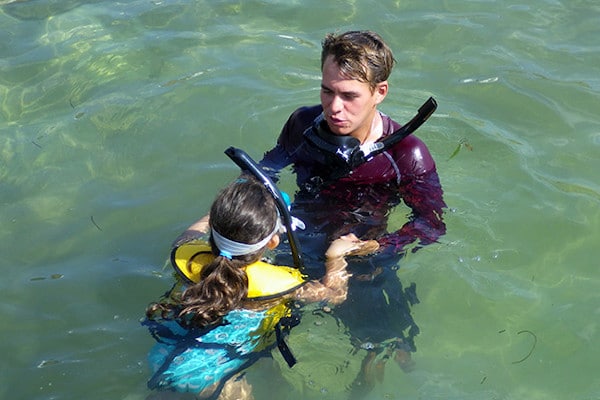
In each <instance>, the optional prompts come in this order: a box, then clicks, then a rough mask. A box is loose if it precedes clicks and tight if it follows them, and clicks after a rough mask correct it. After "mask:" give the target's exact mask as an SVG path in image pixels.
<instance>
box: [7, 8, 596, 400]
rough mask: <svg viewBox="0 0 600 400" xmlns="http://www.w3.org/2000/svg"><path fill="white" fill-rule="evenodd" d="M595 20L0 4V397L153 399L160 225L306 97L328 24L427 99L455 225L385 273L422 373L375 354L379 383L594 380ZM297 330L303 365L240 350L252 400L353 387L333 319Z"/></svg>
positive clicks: (583, 393) (412, 95) (208, 192)
mask: <svg viewBox="0 0 600 400" xmlns="http://www.w3.org/2000/svg"><path fill="white" fill-rule="evenodd" d="M599 16H600V5H598V4H597V3H596V2H594V1H591V0H587V1H585V0H581V1H552V0H532V1H528V2H512V1H496V2H493V1H485V0H480V1H458V0H457V1H444V2H440V1H377V2H368V1H364V2H358V1H336V2H328V3H323V2H320V1H314V0H307V1H302V2H300V1H291V2H283V1H282V2H279V1H263V2H257V1H248V2H235V1H225V2H211V1H187V0H182V1H166V0H165V1H158V0H156V1H147V0H144V1H137V0H132V1H127V2H109V1H100V0H98V1H77V0H68V1H64V0H63V1H53V0H36V1H34V0H30V1H0V28H1V29H0V210H1V211H0V251H1V253H0V254H1V255H2V259H1V260H2V261H0V270H1V271H2V273H3V279H1V280H0V291H1V292H2V293H3V295H4V301H3V302H2V305H0V317H1V318H2V321H3V322H2V324H1V325H0V335H1V338H2V340H0V343H1V344H0V348H1V349H2V354H3V355H4V357H3V359H2V361H0V397H1V398H7V399H12V398H22V399H82V398H86V399H96V398H97V399H132V400H133V399H143V398H145V397H146V396H147V395H148V391H147V389H146V380H147V379H148V377H149V371H148V369H147V364H146V354H147V351H148V349H149V348H150V346H151V345H152V343H153V339H152V338H151V337H150V336H149V335H148V334H147V332H146V331H145V330H144V329H143V328H142V327H141V326H140V325H139V319H140V317H141V316H142V314H143V311H144V308H145V306H146V305H147V303H149V302H150V301H153V300H155V299H156V298H157V297H158V296H160V294H162V293H163V292H164V291H166V290H167V289H168V288H169V287H170V285H171V283H172V281H173V280H172V276H171V272H170V269H169V267H168V266H167V265H166V259H167V256H168V249H169V245H170V243H171V241H172V240H173V239H174V238H175V237H176V236H177V234H178V233H179V232H180V231H181V230H182V229H184V228H185V227H186V226H187V225H188V224H189V223H190V222H192V221H194V220H195V219H196V218H197V217H199V216H200V215H202V214H204V213H205V212H206V210H207V207H208V205H209V204H210V202H211V201H212V199H213V197H214V195H215V193H216V191H217V190H218V189H219V188H220V187H221V186H222V185H223V184H224V182H226V181H227V180H229V179H231V178H233V177H234V176H235V175H236V174H237V169H236V167H235V166H234V165H233V163H231V162H230V161H229V160H228V159H227V158H226V156H224V154H223V150H224V149H225V148H226V147H228V146H230V145H235V146H237V147H241V148H243V149H245V150H246V151H247V152H248V153H249V154H250V155H252V156H253V157H255V158H260V156H261V155H262V152H264V151H265V150H266V149H268V148H269V147H270V146H271V145H272V144H273V143H274V141H275V138H276V136H277V134H278V133H279V129H280V128H281V126H282V124H283V123H284V122H285V120H286V119H287V117H288V115H289V113H291V112H292V111H293V110H294V109H295V108H296V107H298V106H300V105H305V104H314V103H316V102H318V90H319V83H320V82H319V79H320V73H319V69H318V57H319V51H320V41H321V39H322V37H323V36H324V35H325V33H327V32H330V31H335V30H340V31H341V30H347V29H367V28H368V29H373V30H375V31H377V32H379V33H380V34H381V35H382V36H384V38H386V39H387V41H388V42H389V44H390V46H391V47H392V49H393V50H394V51H395V56H396V58H397V61H398V64H397V67H396V69H395V71H394V73H393V75H392V78H391V80H390V84H391V92H390V95H389V96H388V97H387V99H386V101H385V103H384V104H383V107H382V109H383V111H385V112H386V113H388V114H390V115H392V116H393V117H394V118H395V119H397V120H399V121H404V120H407V119H408V118H410V117H411V116H412V115H413V113H414V111H415V110H416V108H417V107H418V106H419V105H420V104H421V103H422V102H423V101H424V100H425V99H427V97H429V96H434V97H435V98H436V99H437V101H438V103H439V108H438V111H437V112H436V113H435V114H434V115H433V117H432V118H431V119H430V120H429V121H428V122H427V123H426V124H425V125H424V126H423V127H421V128H420V129H419V131H418V135H419V136H420V137H421V138H422V139H423V140H425V141H426V142H427V144H428V145H429V147H430V149H431V151H432V153H433V155H434V157H435V159H436V161H437V165H438V170H439V174H440V178H441V180H442V184H443V186H444V190H445V198H446V201H447V203H448V205H449V209H448V212H447V214H446V216H445V221H446V224H447V227H448V233H447V234H446V235H445V236H444V237H443V238H441V240H440V243H437V244H433V245H430V246H428V247H426V248H425V249H423V250H420V251H418V252H417V253H415V254H412V255H411V256H410V257H407V258H405V259H404V260H403V263H402V265H401V268H400V271H399V276H400V279H401V280H402V281H403V282H404V283H406V284H408V283H410V282H415V283H416V285H417V291H418V295H419V298H420V300H421V302H420V304H418V305H416V306H414V308H413V313H414V318H415V320H416V322H417V324H418V325H419V326H420V328H421V333H420V335H419V336H417V339H416V344H417V352H416V353H415V355H414V360H415V362H416V365H415V369H414V371H413V372H410V373H404V372H402V371H401V370H400V369H399V368H398V367H396V366H395V365H392V363H389V364H388V366H387V368H386V376H385V379H384V381H383V382H382V383H381V384H380V385H379V386H378V387H377V389H376V390H375V391H374V392H373V393H371V396H370V398H373V399H381V398H384V399H400V398H402V399H544V400H547V399H556V400H562V399H567V398H568V399H578V400H590V399H600V380H598V377H597V375H598V374H597V371H598V368H599V367H600V363H599V361H598V360H600V350H598V349H599V348H598V346H597V345H596V343H597V341H598V340H599V339H600V333H599V332H598V329H599V325H598V320H599V316H600V301H599V300H600V299H599V297H600V296H599V294H598V293H599V290H598V288H599V286H600V285H599V278H598V274H597V259H598V258H599V256H600V254H599V253H600V252H599V250H598V246H597V243H598V241H599V240H600V207H599V204H600V184H599V181H598V178H597V176H598V175H597V174H598V173H597V171H598V170H599V169H600V157H598V154H599V149H600V122H599V119H598V116H597V113H598V104H599V103H598V96H599V95H600V78H599V77H600V45H599V44H598V41H597V38H598V34H599V33H600V31H599V30H598V27H597V26H598V24H597V21H598V17H599ZM457 150H458V151H457ZM281 186H282V188H283V189H285V190H287V191H289V192H292V193H293V188H294V181H293V176H292V175H291V173H290V172H289V171H286V172H285V173H284V174H283V176H282V180H281ZM407 211H408V210H407V209H406V208H403V207H399V208H397V209H396V211H395V213H394V214H393V215H392V216H391V219H390V221H391V227H394V226H397V227H399V226H401V224H402V222H403V221H405V219H406V213H407ZM289 339H290V345H291V346H292V348H293V349H294V351H295V353H296V355H297V356H298V358H299V361H300V362H299V364H298V365H297V367H295V368H294V369H293V370H291V371H290V370H287V369H286V368H285V367H283V364H281V363H278V362H276V363H272V362H270V361H269V360H265V361H263V362H260V363H258V364H257V365H255V366H254V367H252V368H251V370H250V372H249V378H250V379H251V381H252V382H253V383H254V385H255V389H256V394H257V398H267V396H268V398H276V397H279V398H290V399H296V398H297V399H309V398H311V399H312V398H315V399H321V398H323V399H325V398H347V391H346V387H347V385H349V384H350V383H351V382H352V379H353V377H354V374H355V372H356V369H357V368H358V365H359V363H360V360H361V356H362V353H360V352H359V353H357V354H356V355H352V354H351V353H352V347H351V346H350V344H349V343H348V337H347V336H346V335H345V333H344V331H343V328H340V327H338V326H337V325H336V324H335V321H334V320H333V319H332V318H331V317H330V316H328V315H317V314H315V315H313V314H310V313H309V314H308V316H307V317H306V318H305V319H304V320H303V322H302V324H301V325H300V326H299V327H297V328H296V329H295V330H294V332H293V333H292V335H291V336H290V338H289ZM532 349H533V351H532ZM530 352H531V353H530ZM274 357H275V359H276V361H280V360H279V359H278V354H274ZM280 365H281V367H280ZM273 396H275V397H273Z"/></svg>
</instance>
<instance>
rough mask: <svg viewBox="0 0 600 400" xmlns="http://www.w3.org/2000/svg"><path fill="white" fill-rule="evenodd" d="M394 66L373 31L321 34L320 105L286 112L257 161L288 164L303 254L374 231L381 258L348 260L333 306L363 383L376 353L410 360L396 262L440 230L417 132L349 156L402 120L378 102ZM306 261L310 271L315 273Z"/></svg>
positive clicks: (431, 173) (431, 174) (270, 167)
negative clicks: (402, 214) (398, 215)
mask: <svg viewBox="0 0 600 400" xmlns="http://www.w3.org/2000/svg"><path fill="white" fill-rule="evenodd" d="M393 65H394V58H393V55H392V52H391V50H390V48H389V47H388V46H387V44H386V43H385V42H384V41H383V40H382V38H381V37H380V36H379V35H378V34H376V33H374V32H370V31H351V32H346V33H342V34H340V35H334V34H329V35H327V36H326V37H325V39H324V41H323V47H322V53H321V71H322V80H321V104H320V105H316V106H311V107H301V108H299V109H297V110H296V111H294V112H293V113H292V115H291V116H290V117H289V119H288V121H287V122H286V124H285V125H284V127H283V129H282V131H281V134H280V136H279V139H278V141H277V144H276V146H275V147H274V148H273V149H271V150H269V151H268V152H266V153H265V156H264V158H263V160H262V161H261V166H262V167H263V168H264V169H265V170H267V171H270V172H271V173H277V172H278V171H280V170H281V169H282V168H284V167H286V166H288V165H290V164H292V165H293V168H294V172H295V173H296V181H297V184H298V187H299V191H298V193H297V194H296V197H295V200H294V204H293V205H292V207H293V209H292V212H293V214H294V215H295V216H297V217H300V219H302V220H303V221H304V222H305V223H306V225H307V229H306V230H305V231H303V232H299V239H300V241H301V245H302V249H303V252H304V253H305V256H308V260H310V256H311V255H315V254H324V251H325V248H326V246H327V243H329V242H331V240H332V239H333V238H335V237H338V236H339V235H341V234H347V233H354V234H355V235H356V236H358V237H359V238H361V239H363V240H365V239H376V240H377V241H378V242H379V244H380V246H381V249H382V251H381V253H380V254H379V256H377V257H373V258H370V259H369V260H363V261H362V262H358V263H354V264H353V265H351V266H350V267H349V268H350V271H351V272H352V274H353V277H352V278H351V281H350V288H349V293H348V300H347V301H346V302H345V303H344V304H342V305H341V306H340V307H338V308H337V309H336V312H337V315H338V316H339V317H340V318H341V319H342V320H343V322H344V323H345V324H346V325H347V326H348V327H349V329H350V332H351V334H352V335H353V339H354V340H355V341H356V342H358V344H359V345H360V346H361V347H362V348H363V349H367V350H368V354H367V357H366V358H365V362H364V365H363V366H364V368H363V373H362V375H361V376H359V377H358V379H357V386H361V385H362V388H363V389H364V388H367V387H369V386H370V384H371V383H373V381H372V377H369V376H367V375H368V374H367V372H368V371H382V370H383V369H382V368H371V367H372V365H371V364H373V363H375V362H377V361H376V360H377V358H378V357H377V356H378V355H381V354H384V355H385V357H383V358H382V359H381V360H379V361H380V362H385V360H387V358H395V359H396V360H397V361H398V362H399V364H400V365H401V366H403V367H405V368H406V367H408V365H409V364H410V355H409V351H414V350H415V346H414V340H413V339H414V336H415V335H416V334H417V333H418V327H417V326H416V324H415V323H414V321H413V320H412V317H411V315H410V308H409V303H410V304H414V303H415V302H418V300H417V298H416V294H415V293H414V285H413V286H411V288H412V289H413V290H412V292H409V291H404V290H403V289H402V286H401V283H400V281H399V280H398V278H397V275H396V272H395V271H396V270H397V268H398V267H397V262H398V260H399V259H400V257H401V255H402V253H403V252H404V251H405V250H406V246H407V245H409V244H411V243H413V242H415V241H418V244H419V245H426V244H429V243H432V242H435V241H436V240H437V239H438V238H439V237H440V236H441V235H443V234H444V233H445V230H446V227H445V225H444V223H443V220H442V213H443V208H445V207H446V204H445V203H444V200H443V196H442V194H443V192H442V188H441V185H440V181H439V178H438V175H437V172H436V167H435V162H434V161H433V158H432V157H431V154H430V153H429V150H428V149H427V147H426V146H425V144H424V143H423V142H422V141H421V140H420V139H419V138H417V137H416V136H414V135H409V136H407V137H405V138H404V139H402V140H401V141H399V142H397V143H396V144H394V145H392V146H391V147H389V148H386V149H385V150H384V151H383V152H380V153H379V154H377V155H375V156H374V157H372V158H371V159H369V160H368V161H366V162H362V163H360V162H358V163H356V162H354V161H355V159H354V155H353V149H354V150H355V149H356V147H357V146H361V147H360V148H361V149H366V148H368V145H369V144H373V143H377V142H381V141H382V140H383V139H385V138H387V137H389V136H390V135H391V134H392V133H393V132H394V131H396V130H397V129H399V128H400V126H401V125H400V124H398V123H397V122H395V121H393V120H392V119H391V118H390V117H388V116H387V115H385V114H383V113H381V112H380V111H379V110H378V109H377V107H378V105H379V104H381V102H382V101H383V100H384V99H385V97H386V96H387V94H388V89H389V85H388V77H389V76H390V73H391V71H392V68H393ZM363 161H364V160H363ZM402 200H403V201H404V203H405V204H406V205H407V206H408V207H410V209H411V211H412V212H411V215H410V217H409V219H408V221H407V222H406V223H404V224H403V226H402V227H400V228H399V229H397V230H393V231H392V232H388V229H387V217H388V215H389V213H390V210H391V208H392V207H394V206H396V205H398V204H399V203H400V202H401V201H402ZM417 248H418V246H417V247H415V248H413V249H412V251H415V250H416V249H417ZM306 261H307V258H306V257H305V263H307V262H306ZM313 264H315V265H317V263H313ZM307 266H308V268H307V273H308V274H309V275H319V274H322V273H323V271H316V270H314V269H311V265H310V262H309V263H308V265H307ZM384 350H385V351H384ZM388 353H389V354H388Z"/></svg>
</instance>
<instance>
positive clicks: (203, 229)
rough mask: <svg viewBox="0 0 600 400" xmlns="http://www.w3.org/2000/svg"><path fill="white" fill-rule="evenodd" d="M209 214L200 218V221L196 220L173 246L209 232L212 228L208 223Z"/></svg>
mask: <svg viewBox="0 0 600 400" xmlns="http://www.w3.org/2000/svg"><path fill="white" fill-rule="evenodd" d="M208 220H209V218H208V215H205V216H204V217H202V218H200V219H199V220H198V221H196V222H194V223H193V224H192V225H190V226H189V227H188V228H187V229H186V230H185V231H183V233H182V234H181V235H179V236H178V237H177V239H175V241H174V242H173V247H177V246H180V245H182V244H183V243H187V242H189V241H191V240H193V239H197V238H198V237H200V236H202V235H203V234H207V233H208V230H209V229H210V225H209V224H208Z"/></svg>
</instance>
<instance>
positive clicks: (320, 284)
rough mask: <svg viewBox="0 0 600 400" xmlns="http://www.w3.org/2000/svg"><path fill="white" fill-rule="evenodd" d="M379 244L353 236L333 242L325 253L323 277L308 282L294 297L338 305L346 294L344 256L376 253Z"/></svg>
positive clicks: (347, 276) (348, 276)
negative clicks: (325, 301)
mask: <svg viewBox="0 0 600 400" xmlns="http://www.w3.org/2000/svg"><path fill="white" fill-rule="evenodd" d="M378 248H379V244H378V243H377V241H375V240H367V241H362V240H360V239H358V238H357V237H356V236H355V235H354V234H352V233H351V234H349V235H345V236H342V237H340V238H339V239H336V240H334V241H333V242H332V243H331V245H330V246H329V248H328V249H327V252H326V253H325V258H326V260H325V268H326V272H325V276H323V278H321V279H320V280H318V281H317V280H314V281H310V282H308V283H307V284H306V285H304V286H302V287H301V288H299V289H298V290H297V291H296V292H295V297H296V298H297V299H299V300H303V301H306V302H317V301H322V300H327V301H328V302H329V303H330V304H340V303H342V302H343V301H344V300H346V296H347V294H348V278H350V274H349V273H348V271H346V266H347V265H348V263H347V262H346V259H345V257H346V256H353V255H366V254H369V253H372V252H374V251H376V250H377V249H378Z"/></svg>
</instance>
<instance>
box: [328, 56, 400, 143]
mask: <svg viewBox="0 0 600 400" xmlns="http://www.w3.org/2000/svg"><path fill="white" fill-rule="evenodd" d="M387 89H388V84H387V81H385V82H381V83H379V84H377V86H376V87H375V90H374V91H371V88H370V86H369V84H367V83H364V82H360V81H357V80H355V79H349V78H347V77H345V76H344V75H342V73H341V72H340V68H339V67H338V65H337V63H336V62H335V61H334V59H333V56H329V57H327V58H326V59H325V63H324V64H323V72H322V79H321V105H322V106H323V111H324V113H325V119H326V121H327V124H328V125H329V128H330V129H331V131H332V132H333V133H335V134H336V135H344V136H347V135H350V136H353V137H355V138H357V139H358V140H360V141H361V143H362V142H363V141H364V140H365V138H366V137H367V136H368V134H369V131H370V129H371V123H372V122H373V118H374V116H375V113H376V111H377V105H378V104H379V103H381V102H382V101H383V99H384V98H385V95H386V94H387Z"/></svg>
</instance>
